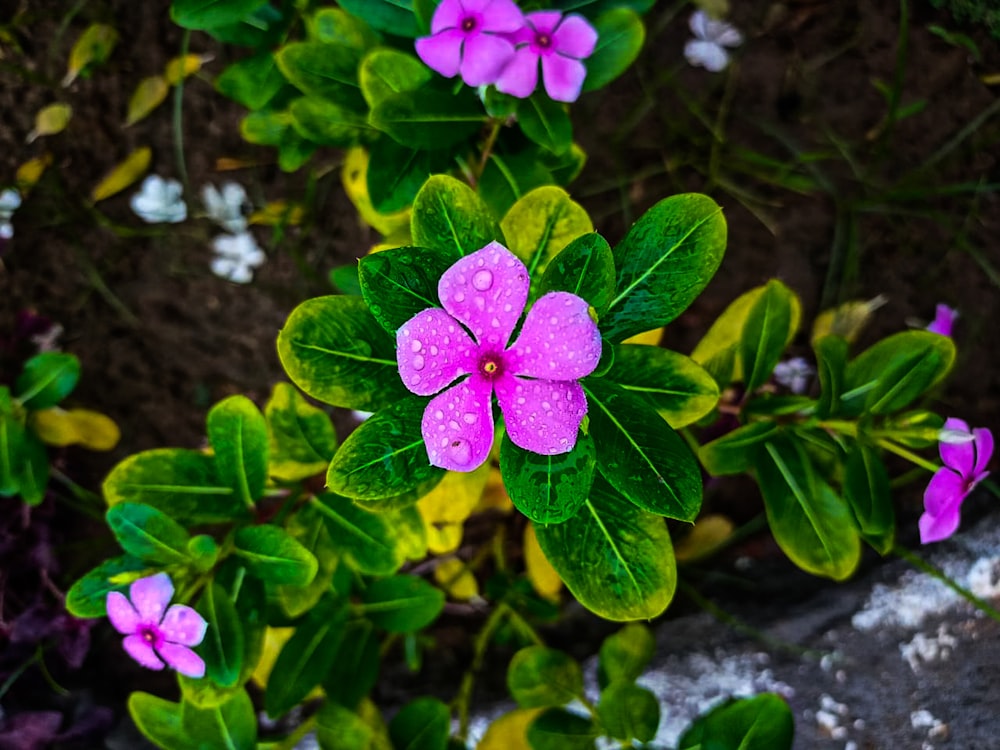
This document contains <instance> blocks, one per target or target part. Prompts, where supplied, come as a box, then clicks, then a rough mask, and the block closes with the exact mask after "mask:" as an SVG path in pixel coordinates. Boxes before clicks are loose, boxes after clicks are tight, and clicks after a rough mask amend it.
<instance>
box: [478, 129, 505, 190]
mask: <svg viewBox="0 0 1000 750" xmlns="http://www.w3.org/2000/svg"><path fill="white" fill-rule="evenodd" d="M498 135H500V120H497V119H495V118H494V120H493V126H492V127H491V128H490V134H489V135H488V136H486V142H485V143H484V144H483V153H482V154H481V155H480V157H479V166H478V167H477V168H476V173H475V175H476V180H475V182H476V183H478V182H479V180H480V178H481V177H482V176H483V172H484V171H485V170H486V162H488V161H489V159H490V154H492V153H493V146H494V145H495V144H496V142H497V136H498ZM475 186H476V185H475V183H473V187H475Z"/></svg>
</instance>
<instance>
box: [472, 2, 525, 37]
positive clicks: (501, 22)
mask: <svg viewBox="0 0 1000 750" xmlns="http://www.w3.org/2000/svg"><path fill="white" fill-rule="evenodd" d="M466 6H468V0H466ZM522 26H524V14H523V13H522V12H521V9H520V8H518V7H517V4H516V3H515V2H514V1H513V0H492V1H491V2H489V4H488V5H487V6H486V7H485V10H484V12H483V28H484V29H485V30H486V31H494V32H498V33H504V34H513V33H514V32H516V31H517V30H518V29H520V28H521V27H522Z"/></svg>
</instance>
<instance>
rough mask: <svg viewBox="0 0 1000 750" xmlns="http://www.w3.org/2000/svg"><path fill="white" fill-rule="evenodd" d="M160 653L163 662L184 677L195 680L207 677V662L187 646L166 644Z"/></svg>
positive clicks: (160, 649)
mask: <svg viewBox="0 0 1000 750" xmlns="http://www.w3.org/2000/svg"><path fill="white" fill-rule="evenodd" d="M159 651H160V656H162V657H163V661H165V662H166V663H167V664H169V665H170V666H171V667H172V668H173V669H176V670H177V671H178V672H180V673H181V674H182V675H187V676H188V677H195V678H198V677H204V676H205V662H204V661H203V660H202V658H201V657H200V656H198V654H196V653H195V652H194V651H192V650H191V649H189V648H188V647H187V646H180V645H177V644H175V643H164V644H163V645H162V646H160V648H159Z"/></svg>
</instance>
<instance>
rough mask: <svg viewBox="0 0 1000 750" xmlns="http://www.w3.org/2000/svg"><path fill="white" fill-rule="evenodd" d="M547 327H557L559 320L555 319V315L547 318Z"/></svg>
mask: <svg viewBox="0 0 1000 750" xmlns="http://www.w3.org/2000/svg"><path fill="white" fill-rule="evenodd" d="M549 325H553V326H557V325H559V318H557V317H556V316H555V315H553V316H552V317H551V318H549Z"/></svg>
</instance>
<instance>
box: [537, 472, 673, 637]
mask: <svg viewBox="0 0 1000 750" xmlns="http://www.w3.org/2000/svg"><path fill="white" fill-rule="evenodd" d="M535 533H536V534H537V536H538V543H539V545H540V546H541V548H542V551H543V552H544V553H545V557H546V558H548V561H549V562H550V563H551V564H552V567H554V568H555V569H556V571H557V572H558V573H559V577H560V578H562V579H563V581H564V582H565V583H566V586H567V588H569V590H570V591H571V592H572V593H573V596H575V597H576V598H577V600H578V601H579V602H580V603H581V604H582V605H583V606H585V607H586V608H587V609H589V610H590V611H591V612H593V613H594V614H596V615H599V616H600V617H604V618H606V619H608V620H615V621H619V622H621V621H626V620H648V619H651V618H653V617H656V616H657V615H659V614H660V613H662V612H663V611H664V610H665V609H666V608H667V605H668V604H670V600H671V599H672V598H673V595H674V589H675V587H676V585H677V565H676V562H675V560H674V552H673V547H672V545H671V543H670V535H669V534H668V533H667V526H666V524H665V523H664V521H663V519H662V518H659V517H658V516H654V515H652V514H650V513H645V512H644V511H641V510H639V509H638V508H636V507H635V506H634V505H632V504H631V503H630V502H628V501H627V500H625V498H623V497H621V496H619V495H618V494H617V493H616V492H615V491H614V490H612V489H611V488H610V487H609V486H608V485H607V484H606V483H604V482H603V481H601V479H600V478H597V479H595V480H594V487H593V489H592V490H591V492H590V499H589V500H587V501H586V502H585V503H584V505H583V507H582V508H581V509H580V511H579V512H578V513H577V514H576V515H575V516H574V517H573V518H571V519H570V520H568V521H566V522H564V523H560V524H550V525H548V526H543V525H538V526H535Z"/></svg>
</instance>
